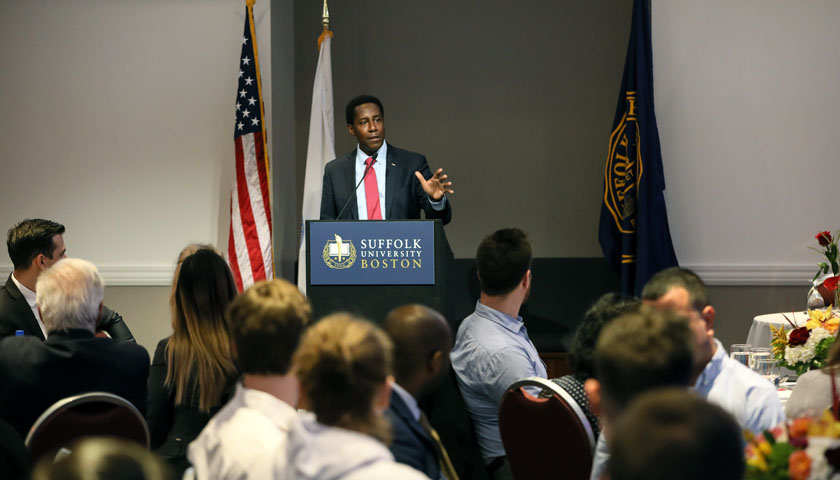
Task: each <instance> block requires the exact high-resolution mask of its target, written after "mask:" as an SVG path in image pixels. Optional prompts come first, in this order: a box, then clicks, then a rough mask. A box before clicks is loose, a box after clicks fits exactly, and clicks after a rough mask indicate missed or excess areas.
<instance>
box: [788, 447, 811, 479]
mask: <svg viewBox="0 0 840 480" xmlns="http://www.w3.org/2000/svg"><path fill="white" fill-rule="evenodd" d="M788 474H789V475H790V478H791V480H805V479H806V478H808V475H810V474H811V457H809V456H808V454H807V453H805V452H804V451H802V450H798V451H796V452H793V453H791V454H790V458H788Z"/></svg>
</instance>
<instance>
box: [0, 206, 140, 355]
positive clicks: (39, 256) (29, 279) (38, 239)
mask: <svg viewBox="0 0 840 480" xmlns="http://www.w3.org/2000/svg"><path fill="white" fill-rule="evenodd" d="M63 234H64V225H61V224H59V223H55V222H51V221H49V220H42V219H27V220H23V221H22V222H20V223H18V224H17V225H15V226H14V227H12V228H11V229H10V230H9V233H8V237H7V239H6V247H7V248H8V250H9V258H10V259H11V260H12V265H13V267H14V271H13V272H12V273H11V274H10V275H9V278H8V279H7V280H6V284H5V285H4V286H3V287H0V339H1V338H3V337H9V336H13V335H15V334H16V332H17V331H18V330H20V331H21V332H23V334H24V335H32V336H34V337H37V338H40V339H41V340H43V339H44V338H46V336H47V329H46V327H45V326H44V322H43V320H42V319H41V314H40V313H39V312H38V306H37V304H36V298H35V297H36V282H37V281H38V276H39V275H41V273H42V272H44V271H45V270H46V269H48V268H49V267H50V266H52V265H53V264H54V263H55V262H57V261H59V260H61V259H62V258H64V257H65V256H66V253H67V249H66V248H65V246H64V236H63ZM97 331H98V333H97V334H98V335H100V336H105V334H107V336H109V337H111V338H113V339H114V340H119V341H121V342H134V336H132V335H131V331H130V330H129V329H128V327H127V326H126V325H125V322H123V318H122V316H121V315H120V314H119V313H117V312H115V311H113V310H111V309H110V308H108V307H104V306H103V307H102V314H101V315H100V316H99V323H98V324H97ZM103 332H104V333H103Z"/></svg>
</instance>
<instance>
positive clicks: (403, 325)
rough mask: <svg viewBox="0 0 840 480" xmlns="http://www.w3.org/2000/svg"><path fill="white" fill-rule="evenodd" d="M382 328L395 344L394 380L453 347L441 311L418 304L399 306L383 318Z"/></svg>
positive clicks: (400, 381) (408, 377)
mask: <svg viewBox="0 0 840 480" xmlns="http://www.w3.org/2000/svg"><path fill="white" fill-rule="evenodd" d="M382 330H384V331H385V334H386V335H388V337H389V338H390V339H391V341H392V342H393V343H394V351H395V352H397V355H394V377H396V380H397V383H398V384H401V385H405V383H404V382H406V381H409V380H411V378H412V377H413V376H414V375H415V374H416V373H417V372H418V371H419V370H420V369H421V368H424V367H425V366H426V362H428V361H429V359H430V358H431V357H432V355H433V354H434V353H435V352H437V351H441V352H444V353H446V354H448V353H449V350H450V349H451V348H452V331H451V329H450V327H449V324H448V323H447V322H446V319H445V318H444V317H443V315H441V314H440V312H438V311H436V310H433V309H431V308H429V307H426V306H424V305H420V304H409V305H402V306H399V307H397V308H395V309H393V310H391V311H390V312H388V315H387V316H386V317H385V322H384V323H383V324H382Z"/></svg>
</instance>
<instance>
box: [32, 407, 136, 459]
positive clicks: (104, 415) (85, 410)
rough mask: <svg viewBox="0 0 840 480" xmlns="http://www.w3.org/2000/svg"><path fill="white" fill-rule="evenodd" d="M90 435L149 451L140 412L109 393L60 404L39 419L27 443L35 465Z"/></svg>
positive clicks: (49, 409)
mask: <svg viewBox="0 0 840 480" xmlns="http://www.w3.org/2000/svg"><path fill="white" fill-rule="evenodd" d="M88 436H98V437H117V438H122V439H125V440H129V441H133V442H135V443H137V444H139V445H141V446H143V447H144V448H147V449H148V448H149V427H148V426H147V425H146V420H145V419H144V418H143V415H142V414H141V413H140V411H139V410H137V408H135V407H134V405H132V404H131V402H129V401H128V400H126V399H124V398H122V397H120V396H118V395H114V394H112V393H106V392H89V393H83V394H81V395H74V396H72V397H68V398H65V399H62V400H59V401H57V402H56V403H54V404H53V405H52V406H51V407H50V408H48V409H47V410H46V411H45V412H44V413H42V414H41V416H40V417H38V420H36V421H35V423H34V424H33V425H32V428H31V429H30V430H29V434H28V435H27V436H26V441H25V443H26V446H27V448H28V449H29V456H30V458H31V459H32V460H33V462H35V461H37V460H38V459H39V458H40V457H42V456H43V455H46V454H55V453H56V452H57V451H59V450H61V449H62V448H66V447H67V446H68V445H70V444H71V443H73V442H74V441H75V440H78V439H80V438H82V437H88Z"/></svg>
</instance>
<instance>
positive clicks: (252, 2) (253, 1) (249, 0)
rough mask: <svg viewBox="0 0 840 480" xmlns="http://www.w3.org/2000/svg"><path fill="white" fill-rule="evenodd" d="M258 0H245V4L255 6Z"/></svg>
mask: <svg viewBox="0 0 840 480" xmlns="http://www.w3.org/2000/svg"><path fill="white" fill-rule="evenodd" d="M256 1H257V0H245V5H246V6H248V7H252V8H253V7H254V3H256Z"/></svg>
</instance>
